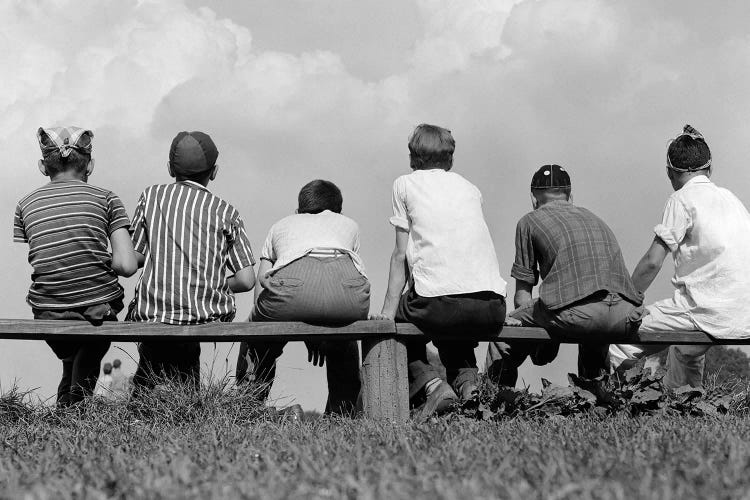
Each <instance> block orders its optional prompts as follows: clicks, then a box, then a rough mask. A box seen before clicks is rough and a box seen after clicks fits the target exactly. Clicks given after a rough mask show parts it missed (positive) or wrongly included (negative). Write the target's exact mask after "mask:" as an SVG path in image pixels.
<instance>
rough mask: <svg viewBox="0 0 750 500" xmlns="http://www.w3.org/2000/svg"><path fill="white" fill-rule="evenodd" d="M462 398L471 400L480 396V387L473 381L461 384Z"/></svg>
mask: <svg viewBox="0 0 750 500" xmlns="http://www.w3.org/2000/svg"><path fill="white" fill-rule="evenodd" d="M460 392H461V399H463V400H464V401H469V400H470V399H474V398H476V397H477V396H479V387H477V384H475V383H473V382H464V383H463V384H461V390H460Z"/></svg>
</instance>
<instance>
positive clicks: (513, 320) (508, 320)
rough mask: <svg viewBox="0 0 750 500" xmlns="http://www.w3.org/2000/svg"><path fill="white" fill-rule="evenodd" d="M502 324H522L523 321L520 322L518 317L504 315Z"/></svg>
mask: <svg viewBox="0 0 750 500" xmlns="http://www.w3.org/2000/svg"><path fill="white" fill-rule="evenodd" d="M503 325H505V326H523V323H521V320H520V319H516V318H513V317H511V316H506V317H505V321H503Z"/></svg>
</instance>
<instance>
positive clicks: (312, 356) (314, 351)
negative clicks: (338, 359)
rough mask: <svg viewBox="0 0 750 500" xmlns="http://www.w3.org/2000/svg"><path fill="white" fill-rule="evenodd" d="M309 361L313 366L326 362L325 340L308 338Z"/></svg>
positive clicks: (306, 343)
mask: <svg viewBox="0 0 750 500" xmlns="http://www.w3.org/2000/svg"><path fill="white" fill-rule="evenodd" d="M305 345H306V346H307V361H309V362H311V363H312V364H313V366H323V364H325V362H326V351H325V342H320V341H317V342H316V341H313V340H306V341H305Z"/></svg>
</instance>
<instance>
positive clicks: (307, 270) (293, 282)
mask: <svg viewBox="0 0 750 500" xmlns="http://www.w3.org/2000/svg"><path fill="white" fill-rule="evenodd" d="M297 201H298V204H297V207H298V208H297V211H296V214H295V215H290V216H288V217H285V218H283V219H281V220H280V221H278V222H277V223H276V224H274V225H273V226H272V227H271V230H270V231H269V232H268V237H267V238H266V242H265V244H264V245H263V252H262V254H261V261H260V267H259V269H258V281H259V282H260V284H261V286H260V287H258V288H256V289H255V293H256V303H255V308H254V309H253V313H252V316H251V318H250V320H251V321H305V322H307V323H319V324H326V325H330V324H345V323H350V322H353V321H357V320H360V319H367V313H368V311H369V310H370V283H369V281H368V280H367V276H366V275H365V269H364V265H363V264H362V259H361V258H360V257H359V227H358V226H357V223H356V222H354V221H353V220H351V219H350V218H348V217H346V216H344V215H341V206H342V203H343V199H342V196H341V191H340V190H339V188H338V187H337V186H336V185H335V184H333V183H332V182H328V181H323V180H314V181H312V182H310V183H308V184H306V185H305V186H304V187H303V188H302V189H301V190H300V192H299V196H298V198H297ZM261 289H262V291H261ZM285 344H286V342H252V341H249V342H243V343H242V345H241V347H240V355H239V358H238V360H237V381H238V382H241V381H243V379H245V377H246V373H247V369H248V365H249V364H250V365H251V370H250V371H251V372H253V374H254V377H255V381H256V382H260V383H261V387H262V388H263V391H264V392H263V398H264V399H265V398H267V397H268V393H269V391H270V389H271V384H272V383H273V379H274V376H275V374H276V358H278V357H279V356H280V355H281V352H282V351H283V349H284V345H285ZM307 346H308V353H309V355H308V359H309V360H310V361H312V362H313V364H314V365H315V364H317V365H318V366H323V364H324V363H325V364H326V371H327V373H326V375H327V377H328V402H327V404H326V413H336V414H340V415H343V414H350V413H351V412H352V411H353V410H354V409H355V405H356V401H357V395H358V394H359V389H360V378H359V350H358V348H357V342H356V341H345V342H344V341H338V342H333V343H330V344H328V343H325V342H322V343H317V344H315V343H312V342H308V344H307Z"/></svg>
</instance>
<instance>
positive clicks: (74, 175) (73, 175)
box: [49, 170, 88, 182]
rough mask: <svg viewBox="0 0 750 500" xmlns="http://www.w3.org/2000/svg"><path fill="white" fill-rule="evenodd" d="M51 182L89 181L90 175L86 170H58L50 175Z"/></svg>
mask: <svg viewBox="0 0 750 500" xmlns="http://www.w3.org/2000/svg"><path fill="white" fill-rule="evenodd" d="M49 180H50V181H51V182H62V181H81V182H88V176H87V175H86V172H77V171H75V170H65V171H63V172H58V173H56V174H54V175H50V176H49Z"/></svg>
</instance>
